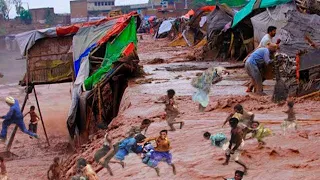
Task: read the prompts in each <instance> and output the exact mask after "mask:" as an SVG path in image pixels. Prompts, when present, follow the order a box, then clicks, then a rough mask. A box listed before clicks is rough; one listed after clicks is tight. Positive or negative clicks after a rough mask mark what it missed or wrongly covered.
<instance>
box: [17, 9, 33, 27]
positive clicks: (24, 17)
mask: <svg viewBox="0 0 320 180" xmlns="http://www.w3.org/2000/svg"><path fill="white" fill-rule="evenodd" d="M20 19H21V21H22V22H24V23H25V24H31V23H32V15H31V13H30V11H29V10H25V9H22V10H20Z"/></svg>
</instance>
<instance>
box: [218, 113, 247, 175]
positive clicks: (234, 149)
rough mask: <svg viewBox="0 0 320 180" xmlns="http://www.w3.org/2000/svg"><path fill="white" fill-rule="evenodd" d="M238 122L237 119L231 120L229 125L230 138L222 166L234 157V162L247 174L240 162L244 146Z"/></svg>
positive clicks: (241, 130)
mask: <svg viewBox="0 0 320 180" xmlns="http://www.w3.org/2000/svg"><path fill="white" fill-rule="evenodd" d="M238 123H239V120H238V119H237V118H231V119H230V120H229V125H230V127H231V138H230V141H229V147H228V149H227V150H226V161H225V162H224V163H223V165H228V164H229V161H230V157H231V155H233V156H234V159H235V162H236V163H238V164H239V165H241V166H242V167H243V168H244V172H247V166H246V165H245V164H244V163H243V162H241V161H240V156H241V153H242V148H243V146H244V140H243V137H244V136H243V129H241V128H240V127H239V126H238Z"/></svg>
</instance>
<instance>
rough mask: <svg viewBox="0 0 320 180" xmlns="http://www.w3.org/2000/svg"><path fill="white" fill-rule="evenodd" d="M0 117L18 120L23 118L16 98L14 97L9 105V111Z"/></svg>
mask: <svg viewBox="0 0 320 180" xmlns="http://www.w3.org/2000/svg"><path fill="white" fill-rule="evenodd" d="M6 101H7V100H6ZM7 103H8V102H7ZM2 119H4V120H5V121H6V120H10V121H19V120H21V119H23V115H22V113H21V110H20V106H19V102H18V100H16V99H14V103H13V105H12V106H10V110H9V112H8V113H7V115H5V116H2Z"/></svg>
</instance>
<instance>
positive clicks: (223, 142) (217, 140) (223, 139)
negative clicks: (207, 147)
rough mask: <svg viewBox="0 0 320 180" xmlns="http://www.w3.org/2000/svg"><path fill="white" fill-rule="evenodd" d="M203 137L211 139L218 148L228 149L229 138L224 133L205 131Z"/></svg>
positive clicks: (212, 143)
mask: <svg viewBox="0 0 320 180" xmlns="http://www.w3.org/2000/svg"><path fill="white" fill-rule="evenodd" d="M203 137H204V138H205V139H207V140H210V141H211V145H212V146H215V147H217V148H222V149H223V150H224V151H225V150H227V149H228V147H229V141H228V138H227V136H226V135H225V134H223V133H217V134H215V135H212V134H211V133H209V132H205V133H204V134H203Z"/></svg>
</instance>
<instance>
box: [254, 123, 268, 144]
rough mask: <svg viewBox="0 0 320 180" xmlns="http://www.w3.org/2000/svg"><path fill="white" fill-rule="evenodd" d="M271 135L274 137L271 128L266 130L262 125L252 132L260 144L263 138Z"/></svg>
mask: <svg viewBox="0 0 320 180" xmlns="http://www.w3.org/2000/svg"><path fill="white" fill-rule="evenodd" d="M270 135H272V131H271V130H270V129H269V128H265V127H264V126H263V125H262V124H260V125H259V126H258V127H257V128H256V129H254V130H253V132H252V137H253V138H256V139H257V140H258V141H259V142H260V141H262V139H263V138H265V137H267V136H270Z"/></svg>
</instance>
